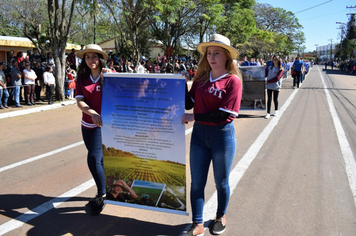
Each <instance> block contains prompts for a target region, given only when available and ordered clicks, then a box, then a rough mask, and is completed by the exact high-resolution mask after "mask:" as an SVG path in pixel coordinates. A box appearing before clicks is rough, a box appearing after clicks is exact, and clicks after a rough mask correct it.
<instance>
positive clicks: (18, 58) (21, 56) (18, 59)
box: [16, 52, 25, 65]
mask: <svg viewBox="0 0 356 236" xmlns="http://www.w3.org/2000/svg"><path fill="white" fill-rule="evenodd" d="M16 60H17V63H18V64H19V65H20V63H21V62H22V61H24V60H25V58H24V56H23V53H22V52H18V53H17V54H16Z"/></svg>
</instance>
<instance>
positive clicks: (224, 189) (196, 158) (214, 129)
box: [190, 122, 236, 223]
mask: <svg viewBox="0 0 356 236" xmlns="http://www.w3.org/2000/svg"><path fill="white" fill-rule="evenodd" d="M235 151H236V138H235V129H234V125H233V123H232V122H231V123H228V124H222V125H217V126H208V125H202V124H200V123H198V122H195V123H194V127H193V133H192V139H191V143H190V174H191V178H192V182H191V192H190V201H191V205H192V214H193V222H197V223H202V222H203V208H204V188H205V185H206V181H207V176H208V171H209V166H210V162H211V161H212V162H213V171H214V180H215V186H216V189H217V196H218V209H217V216H218V217H220V216H223V215H224V214H225V213H226V209H227V205H228V203H229V199H230V187H229V175H230V170H231V165H232V162H233V160H234V156H235Z"/></svg>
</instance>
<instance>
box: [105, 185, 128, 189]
mask: <svg viewBox="0 0 356 236" xmlns="http://www.w3.org/2000/svg"><path fill="white" fill-rule="evenodd" d="M109 186H110V187H117V186H118V187H120V188H122V189H126V187H125V186H123V185H121V184H109Z"/></svg>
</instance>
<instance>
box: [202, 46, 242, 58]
mask: <svg viewBox="0 0 356 236" xmlns="http://www.w3.org/2000/svg"><path fill="white" fill-rule="evenodd" d="M211 46H216V47H222V48H225V49H226V50H227V51H228V52H229V53H230V56H231V58H232V59H236V58H237V57H238V56H239V53H238V52H237V50H236V49H235V48H233V47H231V46H229V45H225V44H222V43H218V42H205V43H200V44H198V46H197V50H198V52H199V53H200V54H202V55H204V53H205V52H206V49H207V47H211Z"/></svg>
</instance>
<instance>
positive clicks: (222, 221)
mask: <svg viewBox="0 0 356 236" xmlns="http://www.w3.org/2000/svg"><path fill="white" fill-rule="evenodd" d="M225 230H226V215H223V216H222V217H220V218H217V219H216V220H214V223H213V229H212V231H213V233H214V234H222V233H224V231H225Z"/></svg>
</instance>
